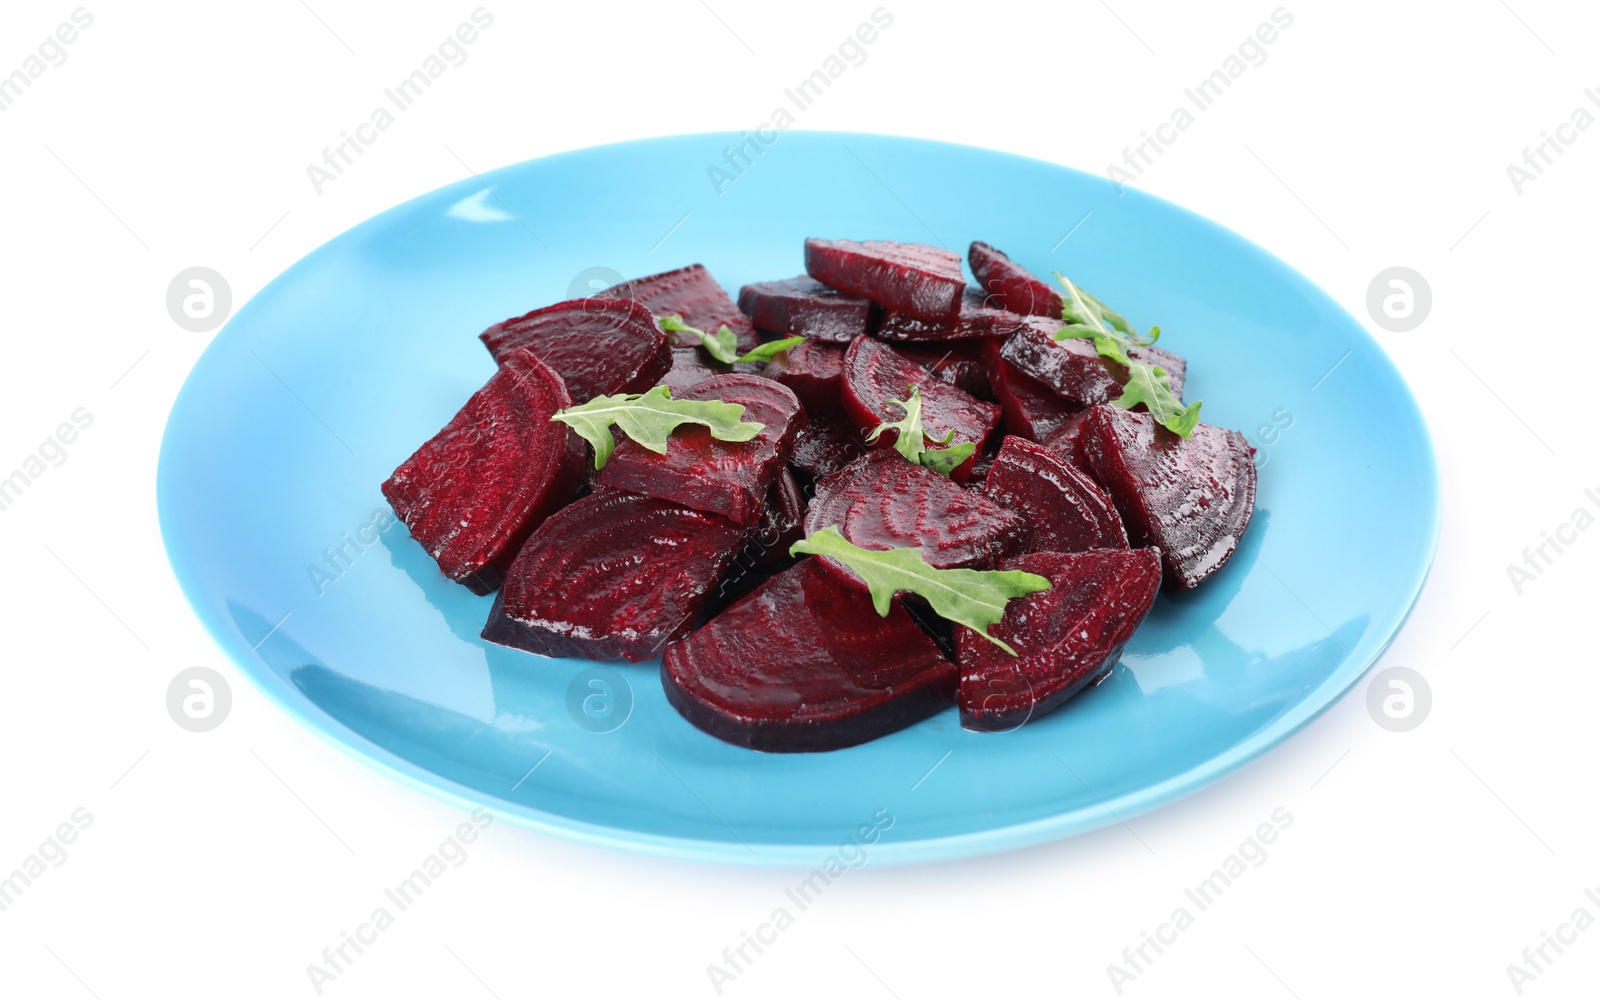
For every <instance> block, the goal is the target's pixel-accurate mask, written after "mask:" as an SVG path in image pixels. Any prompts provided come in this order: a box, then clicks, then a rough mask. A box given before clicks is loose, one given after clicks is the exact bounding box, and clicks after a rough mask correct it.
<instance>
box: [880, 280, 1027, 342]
mask: <svg viewBox="0 0 1600 1000" xmlns="http://www.w3.org/2000/svg"><path fill="white" fill-rule="evenodd" d="M1027 325H1028V318H1027V317H1026V316H1019V315H1017V314H1016V313H1013V312H1007V311H1006V310H1004V309H1000V308H997V307H996V306H995V305H994V303H992V302H990V301H988V299H987V297H986V296H985V295H984V294H983V292H982V291H980V290H979V289H976V288H972V287H968V288H967V289H966V291H965V292H963V293H962V297H961V311H960V313H958V314H957V315H956V318H955V319H953V320H926V319H920V318H918V317H916V316H913V315H911V314H910V313H905V312H900V311H898V310H893V309H891V310H886V311H885V312H884V314H883V318H882V319H881V320H880V321H879V323H878V326H877V329H875V330H873V331H872V333H873V336H875V337H878V338H879V339H882V340H896V341H899V340H965V339H969V338H973V337H992V338H1005V337H1009V336H1011V335H1012V334H1014V333H1016V332H1017V331H1018V330H1021V329H1022V328H1023V327H1025V326H1027Z"/></svg>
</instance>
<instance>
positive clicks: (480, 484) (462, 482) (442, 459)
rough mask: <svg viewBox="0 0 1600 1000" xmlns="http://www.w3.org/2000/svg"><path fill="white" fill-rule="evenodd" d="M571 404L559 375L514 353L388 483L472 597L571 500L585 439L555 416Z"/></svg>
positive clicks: (416, 530)
mask: <svg viewBox="0 0 1600 1000" xmlns="http://www.w3.org/2000/svg"><path fill="white" fill-rule="evenodd" d="M570 405H572V397H570V396H569V395H567V387H566V385H565V384H564V383H563V382H562V381H561V376H559V375H557V374H556V373H555V372H553V371H551V370H550V368H549V367H547V366H546V365H545V364H544V363H543V362H541V361H540V360H539V359H538V358H535V357H534V356H533V355H532V354H531V353H529V352H528V351H515V352H513V353H512V354H511V355H510V356H509V357H507V358H506V360H505V362H504V363H503V364H502V365H501V366H500V370H499V371H497V372H495V373H494V375H493V376H491V377H490V379H489V381H488V382H487V383H486V384H485V385H484V387H483V388H482V389H479V390H478V391H477V392H475V393H473V395H472V398H471V399H469V400H467V405H465V406H463V407H462V408H461V410H460V411H459V412H458V413H456V415H455V416H454V417H451V418H450V422H449V423H448V424H445V426H444V429H443V430H441V431H439V433H437V434H435V435H434V436H433V437H432V438H431V439H429V440H428V442H427V443H426V444H424V445H423V446H422V447H421V448H418V449H417V451H416V453H415V454H413V455H412V456H411V457H410V458H408V459H406V460H405V461H404V462H402V463H401V465H400V467H399V468H398V469H395V470H394V474H393V475H391V476H390V477H389V478H388V480H387V481H385V482H384V484H383V495H384V496H385V497H387V498H388V500H389V505H390V506H392V507H393V508H394V511H395V513H396V514H398V515H399V516H400V520H402V521H404V522H405V523H406V527H408V528H410V529H411V536H412V537H413V538H415V539H416V540H417V541H418V542H419V543H420V544H421V545H422V547H423V548H424V549H426V550H427V552H428V554H429V555H430V556H432V557H433V558H434V559H435V560H436V561H437V562H438V563H439V569H440V570H442V571H443V572H444V575H445V576H448V577H449V578H450V579H452V580H454V581H456V582H457V583H461V584H465V585H466V586H467V587H468V588H469V589H470V590H471V591H472V592H473V593H475V594H487V593H489V592H490V591H492V590H494V588H496V587H498V586H499V585H500V580H501V578H502V577H504V576H505V570H506V566H507V565H509V564H510V562H511V559H512V557H513V556H515V555H516V554H517V548H518V546H520V545H521V544H522V542H523V539H525V538H527V537H528V535H529V533H531V532H532V531H533V529H535V528H537V527H538V526H539V524H540V522H542V521H543V520H544V519H545V518H546V517H549V516H550V514H551V513H553V512H554V511H555V510H556V509H557V508H559V507H560V506H561V505H562V504H564V503H566V502H567V501H568V500H569V499H571V497H572V494H573V492H574V491H575V490H576V489H577V488H578V482H579V480H580V479H581V478H582V475H583V457H584V444H583V440H582V439H581V438H579V437H578V436H577V435H576V434H573V433H571V432H570V431H568V430H567V427H566V425H564V424H561V423H556V422H554V421H552V420H551V419H550V417H551V416H552V415H553V414H554V413H555V412H556V411H557V410H559V409H562V408H564V407H567V406H570Z"/></svg>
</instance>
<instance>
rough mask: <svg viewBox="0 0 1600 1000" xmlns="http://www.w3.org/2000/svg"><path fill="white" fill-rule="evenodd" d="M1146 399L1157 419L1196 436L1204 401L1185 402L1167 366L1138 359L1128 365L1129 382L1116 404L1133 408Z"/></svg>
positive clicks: (1174, 430)
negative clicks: (1176, 390) (1157, 365)
mask: <svg viewBox="0 0 1600 1000" xmlns="http://www.w3.org/2000/svg"><path fill="white" fill-rule="evenodd" d="M1140 403H1143V404H1144V406H1145V409H1147V410H1149V411H1150V415H1151V416H1152V417H1155V418H1156V423H1158V424H1160V425H1161V426H1163V427H1165V428H1166V429H1167V430H1169V431H1171V432H1172V433H1174V434H1177V435H1179V436H1180V437H1193V436H1194V429H1195V426H1196V425H1197V424H1199V423H1200V403H1199V402H1198V401H1196V402H1193V403H1190V404H1189V405H1188V406H1184V405H1182V404H1181V403H1179V402H1178V397H1177V396H1175V395H1173V393H1172V381H1171V379H1170V377H1169V376H1168V375H1167V370H1166V369H1165V368H1158V367H1156V366H1155V365H1147V364H1145V363H1144V362H1142V361H1135V362H1132V363H1131V364H1129V365H1128V384H1127V385H1125V386H1123V387H1122V395H1121V396H1119V397H1118V398H1116V399H1114V400H1112V401H1111V405H1112V406H1120V407H1121V408H1122V409H1124V410H1131V409H1133V408H1134V407H1135V406H1137V405H1138V404H1140Z"/></svg>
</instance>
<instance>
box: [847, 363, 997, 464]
mask: <svg viewBox="0 0 1600 1000" xmlns="http://www.w3.org/2000/svg"><path fill="white" fill-rule="evenodd" d="M888 402H889V404H890V405H892V406H898V407H899V408H900V409H901V411H902V412H904V413H905V416H904V417H902V418H901V419H899V420H885V421H883V422H881V423H879V424H878V426H876V427H874V428H873V429H872V433H871V434H868V435H867V443H869V444H870V443H872V442H873V441H876V440H878V437H879V435H881V434H882V433H883V432H884V431H894V432H895V439H894V450H895V451H898V452H899V453H900V454H901V455H902V456H904V457H905V460H906V461H908V462H912V463H914V464H916V465H921V466H924V467H926V468H929V469H932V470H933V471H934V472H937V473H939V474H940V475H942V476H949V475H950V473H951V472H953V471H954V470H955V469H957V468H958V467H960V465H961V463H962V462H965V461H966V460H967V458H968V457H969V456H971V454H972V453H973V451H975V450H976V449H977V445H975V444H972V443H971V442H965V443H962V444H958V445H955V446H953V447H950V448H929V447H928V442H929V441H932V442H933V443H934V444H939V445H945V444H949V443H950V442H951V441H952V440H954V438H955V436H956V432H955V431H953V430H952V431H949V432H947V433H946V434H945V436H944V437H943V438H942V439H940V438H930V437H929V436H928V433H927V431H926V430H924V429H923V426H922V393H921V392H919V391H918V390H917V387H916V386H914V385H908V386H906V398H905V399H903V400H902V399H891V400H889V401H888Z"/></svg>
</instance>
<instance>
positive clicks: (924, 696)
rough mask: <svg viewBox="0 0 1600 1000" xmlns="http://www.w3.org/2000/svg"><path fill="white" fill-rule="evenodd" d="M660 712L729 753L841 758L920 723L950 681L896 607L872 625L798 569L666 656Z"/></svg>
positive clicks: (872, 615)
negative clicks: (840, 752) (729, 748)
mask: <svg viewBox="0 0 1600 1000" xmlns="http://www.w3.org/2000/svg"><path fill="white" fill-rule="evenodd" d="M661 683H662V686H663V687H664V688H665V689H666V694H667V701H669V702H671V703H672V706H673V707H674V708H676V709H677V710H678V712H679V713H680V714H682V715H683V717H684V718H685V719H688V720H689V722H691V723H693V724H694V725H695V726H696V727H698V728H699V729H702V730H704V731H705V732H707V733H710V734H711V735H712V736H715V737H716V738H718V739H720V740H724V741H726V742H728V743H735V744H738V745H739V746H744V747H749V748H751V749H753V750H766V751H770V752H775V753H795V752H806V751H819V750H837V749H841V748H843V747H849V746H855V745H856V744H859V743H865V742H867V741H868V740H873V739H877V738H878V737H880V736H885V735H888V734H889V733H892V732H895V731H896V730H899V729H904V728H906V727H907V726H910V725H913V724H915V723H917V722H920V721H922V720H923V719H926V718H927V717H929V716H930V715H933V714H934V713H936V712H938V711H940V710H941V709H943V708H945V707H947V706H948V705H949V704H950V703H951V700H952V699H953V698H954V695H955V688H956V669H955V666H954V665H953V664H951V663H950V661H949V660H947V659H945V657H944V654H942V653H941V652H939V647H938V646H937V645H935V644H934V642H933V640H932V639H930V638H928V637H927V636H926V635H924V634H923V633H922V630H921V629H919V628H917V626H916V623H915V622H913V621H912V620H911V617H910V615H908V614H907V613H906V611H905V608H904V607H902V606H901V604H900V602H899V601H898V600H896V601H894V602H893V603H892V604H891V606H890V610H889V616H888V617H887V618H880V617H879V616H878V613H877V612H876V611H874V610H873V607H872V601H871V599H870V598H868V597H867V595H866V592H865V591H864V590H861V589H859V588H858V587H856V586H855V585H853V584H851V583H849V582H847V581H844V580H842V579H840V578H838V577H836V576H835V575H833V574H832V573H829V572H827V571H825V570H824V569H823V568H822V567H821V566H820V565H819V564H818V562H817V560H815V559H803V560H801V561H800V562H799V563H796V564H795V565H794V566H791V567H790V568H789V569H787V570H784V571H783V572H782V573H780V574H778V575H777V576H775V577H773V578H772V579H770V580H768V581H767V582H766V583H764V584H762V585H761V586H760V587H759V588H757V589H756V590H754V591H752V592H751V593H750V594H748V595H746V596H745V597H744V598H743V599H741V600H740V601H739V602H738V603H736V604H734V605H733V606H732V607H730V608H729V609H728V610H726V611H724V612H723V613H722V614H720V615H718V616H717V617H716V618H714V619H712V620H711V622H710V623H708V624H707V625H706V626H705V627H703V628H701V629H699V630H697V631H695V632H694V633H692V634H690V635H689V637H688V638H686V639H683V640H680V641H678V642H674V643H673V644H672V645H670V646H668V647H667V654H666V657H665V658H664V660H663V661H662V669H661Z"/></svg>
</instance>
